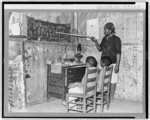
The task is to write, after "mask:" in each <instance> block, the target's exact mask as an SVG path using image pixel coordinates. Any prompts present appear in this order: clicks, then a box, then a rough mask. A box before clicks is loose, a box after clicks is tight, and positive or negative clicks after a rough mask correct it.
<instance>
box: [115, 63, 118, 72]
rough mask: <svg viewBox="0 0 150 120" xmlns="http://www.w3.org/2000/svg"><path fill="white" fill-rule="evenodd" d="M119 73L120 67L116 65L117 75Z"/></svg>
mask: <svg viewBox="0 0 150 120" xmlns="http://www.w3.org/2000/svg"><path fill="white" fill-rule="evenodd" d="M118 72H119V65H116V66H115V73H118Z"/></svg>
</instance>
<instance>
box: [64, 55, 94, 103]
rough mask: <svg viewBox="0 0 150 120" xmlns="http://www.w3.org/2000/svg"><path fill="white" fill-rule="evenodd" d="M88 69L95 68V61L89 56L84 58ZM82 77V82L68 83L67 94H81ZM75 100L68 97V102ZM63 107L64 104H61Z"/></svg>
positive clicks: (82, 86)
mask: <svg viewBox="0 0 150 120" xmlns="http://www.w3.org/2000/svg"><path fill="white" fill-rule="evenodd" d="M90 67H97V61H96V59H95V58H94V57H93V56H89V57H87V58H86V68H90ZM84 80H85V79H84V77H83V79H82V82H76V83H70V84H69V86H68V88H69V89H68V92H69V93H83V88H84ZM73 99H76V98H74V97H70V98H69V100H73ZM63 104H64V105H65V104H66V103H65V102H63Z"/></svg>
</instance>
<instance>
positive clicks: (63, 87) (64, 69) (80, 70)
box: [47, 64, 85, 101]
mask: <svg viewBox="0 0 150 120" xmlns="http://www.w3.org/2000/svg"><path fill="white" fill-rule="evenodd" d="M84 74H85V64H77V65H65V64H62V66H61V73H52V72H51V65H47V100H48V101H49V100H50V98H51V97H56V98H60V99H62V100H65V94H66V93H67V92H68V85H69V84H70V83H74V82H81V81H82V78H83V76H84Z"/></svg>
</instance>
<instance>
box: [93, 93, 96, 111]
mask: <svg viewBox="0 0 150 120" xmlns="http://www.w3.org/2000/svg"><path fill="white" fill-rule="evenodd" d="M93 106H94V108H93V109H94V110H93V112H94V113H95V112H96V95H94V102H93Z"/></svg>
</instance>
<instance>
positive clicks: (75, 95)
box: [66, 93, 83, 98]
mask: <svg viewBox="0 0 150 120" xmlns="http://www.w3.org/2000/svg"><path fill="white" fill-rule="evenodd" d="M66 96H68V97H80V98H83V94H76V93H67V95H66Z"/></svg>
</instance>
